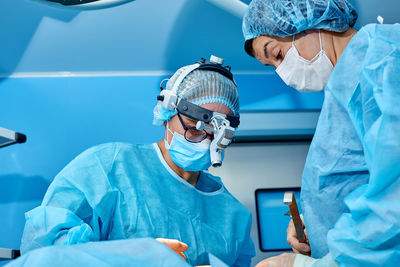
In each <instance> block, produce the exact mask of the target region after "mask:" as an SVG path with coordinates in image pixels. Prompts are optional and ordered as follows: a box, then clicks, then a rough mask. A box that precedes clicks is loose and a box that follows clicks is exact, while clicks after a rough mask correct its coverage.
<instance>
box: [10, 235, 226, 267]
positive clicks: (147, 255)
mask: <svg viewBox="0 0 400 267" xmlns="http://www.w3.org/2000/svg"><path fill="white" fill-rule="evenodd" d="M210 261H212V259H210ZM54 266H57V267H71V266H77V267H78V266H85V267H92V266H93V267H110V266H152V267H167V266H168V267H190V265H189V264H188V263H187V262H185V260H184V259H183V258H182V257H181V256H179V255H178V254H177V253H175V252H174V251H172V250H171V249H169V248H168V247H166V246H164V245H163V244H161V243H159V242H157V241H156V240H155V239H151V238H135V239H125V240H113V241H104V242H87V243H83V244H76V245H70V246H48V247H43V248H39V249H34V250H32V251H30V252H28V253H25V254H24V255H22V256H21V257H19V258H18V259H16V260H13V261H11V262H10V263H9V264H7V265H6V267H54ZM220 266H223V265H220Z"/></svg>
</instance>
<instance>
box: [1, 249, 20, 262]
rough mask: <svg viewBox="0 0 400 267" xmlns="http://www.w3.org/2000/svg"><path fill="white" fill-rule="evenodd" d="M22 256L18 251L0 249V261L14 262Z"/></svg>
mask: <svg viewBox="0 0 400 267" xmlns="http://www.w3.org/2000/svg"><path fill="white" fill-rule="evenodd" d="M19 256H21V252H20V251H19V250H16V249H10V248H0V261H5V260H12V259H16V258H18V257H19Z"/></svg>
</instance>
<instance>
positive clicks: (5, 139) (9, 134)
mask: <svg viewBox="0 0 400 267" xmlns="http://www.w3.org/2000/svg"><path fill="white" fill-rule="evenodd" d="M25 142H26V135H24V134H22V133H17V132H14V131H11V130H8V129H5V128H2V127H0V148H2V147H5V146H10V145H13V144H16V143H25Z"/></svg>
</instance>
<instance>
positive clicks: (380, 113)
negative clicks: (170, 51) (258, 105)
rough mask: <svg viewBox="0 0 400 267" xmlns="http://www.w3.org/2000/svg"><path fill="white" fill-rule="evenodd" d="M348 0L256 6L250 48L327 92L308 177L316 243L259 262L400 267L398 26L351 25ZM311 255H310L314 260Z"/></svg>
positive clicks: (306, 211)
mask: <svg viewBox="0 0 400 267" xmlns="http://www.w3.org/2000/svg"><path fill="white" fill-rule="evenodd" d="M356 19H357V13H356V11H355V10H354V8H353V7H352V6H351V5H350V4H349V2H347V1H346V0H297V1H290V0H253V1H252V2H251V3H250V5H249V7H248V10H247V11H246V14H245V16H244V19H243V33H244V37H245V50H246V52H247V53H248V54H249V55H250V56H252V57H255V58H256V59H257V60H258V61H260V62H261V63H262V64H264V65H266V66H273V67H275V71H276V73H277V74H278V75H279V76H280V77H281V78H282V80H283V81H284V82H285V83H286V84H287V85H289V86H291V87H293V88H294V89H296V90H298V91H300V92H315V91H321V90H324V91H325V99H324V103H323V106H322V110H321V114H320V117H319V121H318V125H317V128H316V132H315V135H314V138H313V141H312V144H311V146H310V149H309V153H308V156H307V160H306V165H305V169H304V173H303V178H302V191H301V205H302V210H303V216H304V224H305V228H306V230H307V234H308V240H309V245H308V244H305V243H299V242H298V240H297V236H296V234H295V231H294V229H293V223H291V224H290V225H289V228H288V242H289V243H290V244H291V245H292V247H293V250H294V251H295V252H298V253H301V254H283V255H281V256H278V257H274V258H270V259H267V260H264V261H262V262H261V263H259V266H292V265H295V266H311V265H312V266H335V265H340V266H396V265H398V263H399V262H400V208H399V207H400V197H399V196H400V136H399V133H400V108H399V103H400V75H399V73H400V25H399V24H394V25H385V24H382V25H381V24H369V25H367V26H365V27H363V28H361V29H360V30H359V31H358V32H357V31H356V30H355V29H353V28H352V27H353V25H354V24H355V22H356ZM310 252H311V256H312V258H311V257H307V256H304V255H302V254H309V253H310Z"/></svg>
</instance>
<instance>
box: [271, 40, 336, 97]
mask: <svg viewBox="0 0 400 267" xmlns="http://www.w3.org/2000/svg"><path fill="white" fill-rule="evenodd" d="M319 45H320V49H321V50H320V51H319V53H318V54H317V55H316V56H315V57H314V58H313V59H311V60H307V59H305V58H303V57H301V56H300V55H299V52H298V51H297V49H296V47H295V46H294V36H293V41H292V47H291V48H290V49H289V51H288V52H287V53H286V56H285V58H284V59H283V61H282V63H281V64H280V65H279V66H278V68H276V73H277V74H278V75H279V76H280V77H281V79H282V80H283V81H284V82H285V83H286V84H287V85H288V86H291V87H293V88H295V89H297V90H298V91H299V92H303V93H307V92H317V91H322V90H323V89H324V88H325V86H326V83H327V82H328V79H329V76H330V75H331V73H332V69H333V65H332V63H331V61H330V60H329V58H328V56H327V55H326V53H325V51H324V50H323V49H322V41H321V33H319Z"/></svg>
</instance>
